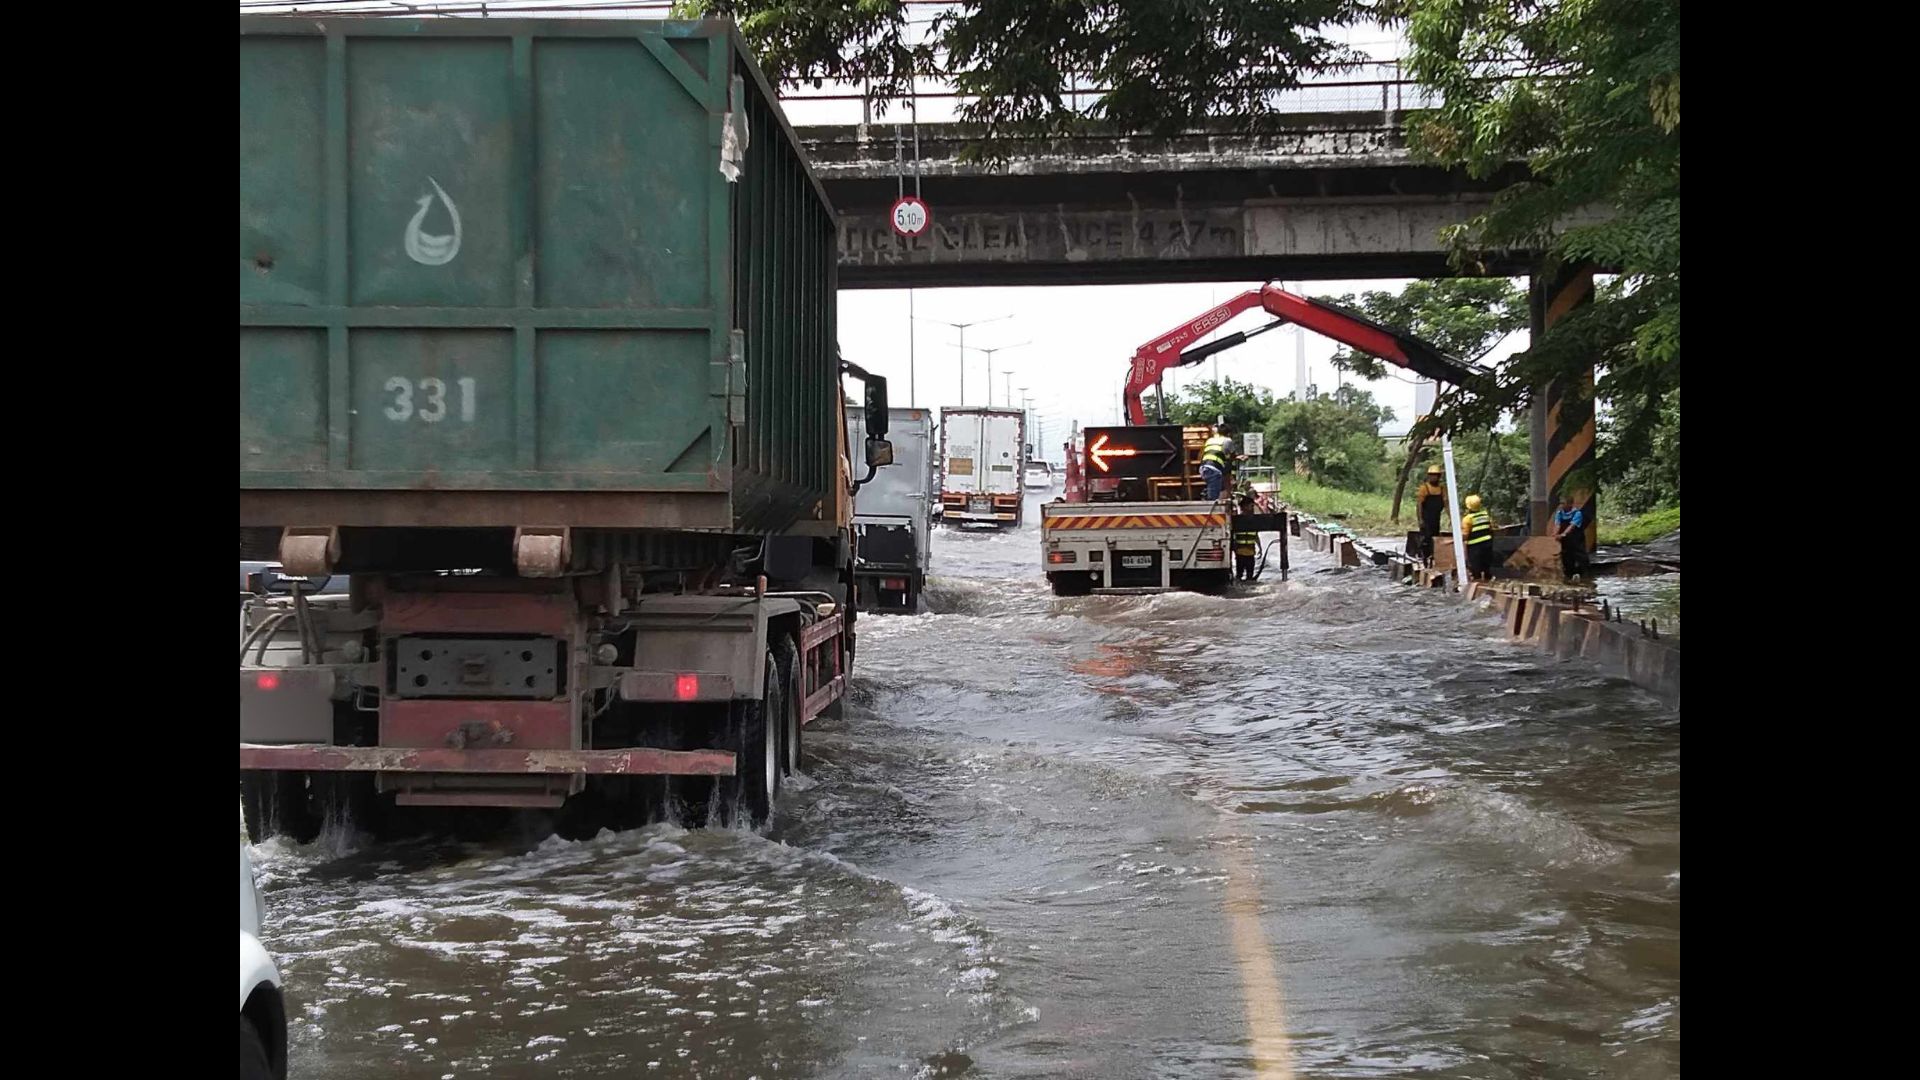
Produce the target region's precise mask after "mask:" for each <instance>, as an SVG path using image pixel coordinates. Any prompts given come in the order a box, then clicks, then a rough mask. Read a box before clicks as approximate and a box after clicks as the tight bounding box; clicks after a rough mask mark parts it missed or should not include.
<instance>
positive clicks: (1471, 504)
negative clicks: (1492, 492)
mask: <svg viewBox="0 0 1920 1080" xmlns="http://www.w3.org/2000/svg"><path fill="white" fill-rule="evenodd" d="M1467 509H1469V510H1478V509H1480V496H1478V495H1469V496H1467Z"/></svg>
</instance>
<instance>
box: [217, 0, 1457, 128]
mask: <svg viewBox="0 0 1920 1080" xmlns="http://www.w3.org/2000/svg"><path fill="white" fill-rule="evenodd" d="M905 3H906V4H907V6H909V7H928V8H931V7H944V6H950V0H905ZM671 7H672V4H671V0H239V9H240V11H241V13H243V14H246V13H258V14H269V13H271V14H307V15H347V16H357V17H370V18H422V17H427V18H436V17H437V18H482V19H484V18H491V17H514V16H520V17H527V16H539V17H542V18H596V17H598V18H606V17H609V16H616V17H617V16H620V15H623V14H625V15H629V16H631V17H635V18H666V17H668V16H669V15H670V14H671ZM950 74H951V73H939V72H931V73H928V74H926V75H925V76H923V77H924V78H926V79H928V80H930V82H931V85H930V87H929V88H928V89H925V90H921V89H918V88H916V89H914V90H912V91H910V92H909V93H907V94H892V95H879V96H876V95H874V93H873V92H872V89H873V88H872V85H871V83H870V82H862V83H858V84H849V83H844V82H840V83H829V84H828V85H827V86H826V87H824V88H823V89H825V90H826V91H827V92H824V93H823V92H795V93H789V94H783V95H781V98H780V100H781V102H782V103H783V104H784V105H786V106H787V108H788V109H789V111H790V112H791V110H792V109H794V108H796V107H797V108H800V109H802V110H806V109H809V108H811V107H829V108H830V107H832V106H834V105H836V104H838V105H845V104H850V103H853V102H858V103H859V104H860V122H861V123H863V124H871V123H873V122H874V121H875V119H876V118H881V119H884V120H889V121H893V122H902V123H919V124H926V123H943V122H949V121H951V120H955V119H958V116H959V111H960V109H961V108H962V107H964V106H965V105H967V104H969V103H971V102H974V101H978V100H979V95H973V94H963V93H961V92H959V91H957V90H954V89H952V87H951V84H950V83H948V82H946V81H945V80H946V79H947V78H949V77H950ZM1106 92H1107V88H1106V87H1103V86H1100V85H1096V84H1094V83H1091V82H1082V81H1080V76H1078V75H1075V76H1070V77H1069V84H1068V85H1067V86H1066V87H1063V88H1062V90H1061V91H1060V93H1061V96H1062V97H1063V98H1065V100H1066V103H1067V106H1068V108H1069V109H1070V110H1072V111H1073V112H1075V113H1077V114H1080V115H1083V116H1088V115H1091V114H1092V113H1093V111H1094V109H1095V108H1096V107H1097V106H1098V105H1099V102H1100V99H1101V97H1102V96H1103V95H1105V93H1106ZM1266 103H1267V107H1268V108H1269V109H1270V110H1271V111H1273V112H1275V113H1280V114H1288V113H1295V114H1299V113H1318V112H1336V113H1337V112H1344V113H1365V112H1378V113H1380V114H1381V116H1382V118H1383V122H1385V123H1388V124H1391V123H1392V121H1393V118H1394V116H1395V114H1398V113H1401V112H1404V111H1405V110H1407V109H1425V108H1431V107H1433V106H1435V105H1436V104H1438V103H1439V96H1438V95H1437V94H1436V93H1435V92H1433V91H1432V90H1429V89H1427V88H1425V87H1422V86H1420V85H1419V83H1418V82H1417V81H1415V80H1413V79H1411V78H1408V77H1407V74H1406V71H1405V68H1404V66H1403V63H1402V62H1401V61H1399V60H1370V61H1362V62H1359V63H1354V64H1337V65H1327V66H1324V67H1319V68H1310V69H1305V70H1304V75H1303V78H1302V80H1301V85H1299V86H1296V87H1291V88H1288V89H1284V90H1275V91H1271V92H1269V93H1268V94H1267V98H1266ZM923 104H925V105H930V106H932V107H933V109H934V111H935V113H936V115H934V116H928V115H926V111H925V110H923V109H922V105H923ZM896 110H898V111H897V113H896ZM941 114H944V115H941ZM790 119H791V120H792V122H793V123H794V124H795V125H796V126H813V125H816V124H831V123H836V122H838V123H850V122H851V120H839V121H834V120H824V119H822V120H807V119H803V118H801V117H798V116H791V117H790Z"/></svg>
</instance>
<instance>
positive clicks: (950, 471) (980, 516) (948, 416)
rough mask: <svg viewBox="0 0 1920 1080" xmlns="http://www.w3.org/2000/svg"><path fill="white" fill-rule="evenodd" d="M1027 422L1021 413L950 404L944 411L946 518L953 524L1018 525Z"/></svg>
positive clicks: (943, 511)
mask: <svg viewBox="0 0 1920 1080" xmlns="http://www.w3.org/2000/svg"><path fill="white" fill-rule="evenodd" d="M1026 445H1027V421H1026V413H1024V412H1022V411H1021V410H1019V409H994V408H985V407H981V406H977V405H965V406H962V405H949V406H947V407H945V408H942V409H941V410H940V446H941V450H942V452H943V453H945V455H946V464H945V468H944V469H943V470H942V472H941V489H940V503H941V517H942V520H944V521H945V522H946V523H947V524H949V525H955V526H966V525H990V526H993V527H996V528H1002V529H1004V528H1008V527H1016V528H1017V527H1018V526H1019V525H1020V523H1021V521H1022V513H1021V500H1022V497H1023V492H1022V489H1021V486H1020V477H1021V474H1022V473H1024V472H1025V471H1026V464H1027V461H1026V458H1027V455H1026Z"/></svg>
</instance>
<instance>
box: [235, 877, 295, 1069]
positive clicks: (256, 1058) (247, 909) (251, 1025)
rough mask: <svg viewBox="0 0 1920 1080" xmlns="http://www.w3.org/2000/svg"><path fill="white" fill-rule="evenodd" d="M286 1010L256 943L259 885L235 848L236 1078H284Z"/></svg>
mask: <svg viewBox="0 0 1920 1080" xmlns="http://www.w3.org/2000/svg"><path fill="white" fill-rule="evenodd" d="M286 1076H287V1007H286V999H285V998H283V997H282V996H281V993H280V970H279V969H278V968H276V967H274V966H273V957H271V956H268V955H267V950H266V948H265V946H262V945H261V944H260V887H259V886H258V885H256V884H255V883H254V880H253V863H252V862H250V861H248V859H247V845H246V844H245V843H244V842H243V843H241V845H240V1080H269V1078H270V1080H286Z"/></svg>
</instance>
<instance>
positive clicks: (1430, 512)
mask: <svg viewBox="0 0 1920 1080" xmlns="http://www.w3.org/2000/svg"><path fill="white" fill-rule="evenodd" d="M1413 498H1414V506H1415V507H1417V508H1418V509H1419V511H1420V557H1421V558H1423V559H1425V560H1427V563H1428V564H1429V565H1431V564H1432V563H1433V540H1434V537H1436V536H1439V535H1440V512H1441V511H1442V510H1445V509H1446V508H1447V485H1446V484H1445V483H1444V482H1442V477H1441V475H1440V466H1438V465H1429V466H1427V478H1426V480H1424V481H1422V482H1421V484H1420V487H1419V489H1418V490H1417V491H1415V492H1414V493H1413Z"/></svg>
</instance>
